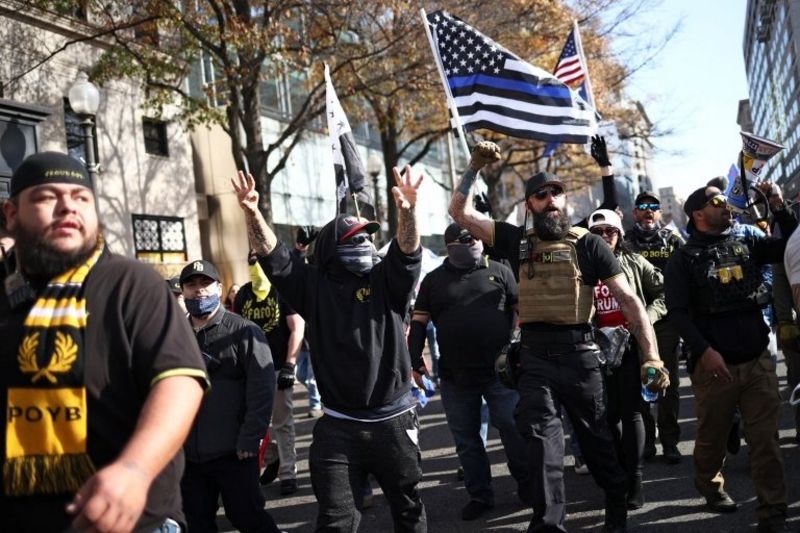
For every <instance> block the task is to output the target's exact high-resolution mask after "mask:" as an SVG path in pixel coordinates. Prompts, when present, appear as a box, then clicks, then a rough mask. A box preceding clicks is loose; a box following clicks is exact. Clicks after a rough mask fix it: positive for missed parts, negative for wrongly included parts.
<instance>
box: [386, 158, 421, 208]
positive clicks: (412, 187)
mask: <svg viewBox="0 0 800 533" xmlns="http://www.w3.org/2000/svg"><path fill="white" fill-rule="evenodd" d="M392 174H393V175H394V182H395V183H396V184H397V185H395V186H394V187H392V194H393V195H394V203H395V205H397V208H398V209H411V208H412V207H414V206H415V205H417V190H418V189H419V186H420V185H421V184H422V178H423V177H424V176H423V175H420V177H419V178H418V179H417V181H416V183H411V166H410V165H406V168H405V177H402V176H400V171H399V170H397V167H394V168H393V169H392Z"/></svg>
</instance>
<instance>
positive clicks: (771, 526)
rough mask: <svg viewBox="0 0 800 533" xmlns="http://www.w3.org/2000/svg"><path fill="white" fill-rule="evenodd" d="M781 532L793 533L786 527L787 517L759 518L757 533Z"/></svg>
mask: <svg viewBox="0 0 800 533" xmlns="http://www.w3.org/2000/svg"><path fill="white" fill-rule="evenodd" d="M781 531H791V529H789V528H788V527H787V526H786V517H785V516H772V517H770V518H759V519H758V527H757V528H756V532H757V533H780V532H781Z"/></svg>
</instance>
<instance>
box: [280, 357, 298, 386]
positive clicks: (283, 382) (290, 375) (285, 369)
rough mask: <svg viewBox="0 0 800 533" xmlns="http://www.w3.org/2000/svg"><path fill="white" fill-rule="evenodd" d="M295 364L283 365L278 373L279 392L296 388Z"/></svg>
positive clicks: (287, 363)
mask: <svg viewBox="0 0 800 533" xmlns="http://www.w3.org/2000/svg"><path fill="white" fill-rule="evenodd" d="M294 379H295V378H294V363H289V362H286V363H283V366H282V367H281V371H280V372H278V390H286V389H289V388H291V387H293V386H294Z"/></svg>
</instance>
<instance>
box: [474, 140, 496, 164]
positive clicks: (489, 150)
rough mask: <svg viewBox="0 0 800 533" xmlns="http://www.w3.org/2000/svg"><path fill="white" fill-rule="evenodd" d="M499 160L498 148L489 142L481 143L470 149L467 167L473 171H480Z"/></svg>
mask: <svg viewBox="0 0 800 533" xmlns="http://www.w3.org/2000/svg"><path fill="white" fill-rule="evenodd" d="M499 160H500V147H499V146H497V145H496V144H495V143H493V142H491V141H481V142H479V143H478V144H476V145H475V146H473V147H472V157H470V159H469V166H470V167H472V169H473V170H476V171H477V170H480V169H482V168H483V167H485V166H486V165H488V164H489V163H494V162H495V161H499Z"/></svg>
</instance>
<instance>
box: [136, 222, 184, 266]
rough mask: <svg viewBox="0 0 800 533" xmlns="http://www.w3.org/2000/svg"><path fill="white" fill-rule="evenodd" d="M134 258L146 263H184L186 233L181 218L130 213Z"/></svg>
mask: <svg viewBox="0 0 800 533" xmlns="http://www.w3.org/2000/svg"><path fill="white" fill-rule="evenodd" d="M132 218H133V248H134V250H135V251H136V258H137V259H139V260H140V261H145V262H147V263H185V262H186V261H188V259H187V255H186V234H185V233H184V229H183V219H182V218H180V217H164V216H155V215H132Z"/></svg>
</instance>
